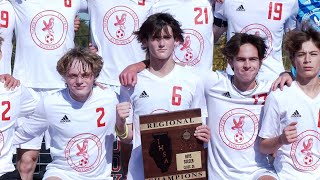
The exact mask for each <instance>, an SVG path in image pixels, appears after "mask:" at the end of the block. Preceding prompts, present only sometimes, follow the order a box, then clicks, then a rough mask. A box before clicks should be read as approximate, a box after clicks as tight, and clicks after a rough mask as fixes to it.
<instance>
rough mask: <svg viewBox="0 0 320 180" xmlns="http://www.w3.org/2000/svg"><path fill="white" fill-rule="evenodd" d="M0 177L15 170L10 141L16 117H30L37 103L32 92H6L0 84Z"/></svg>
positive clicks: (19, 90)
mask: <svg viewBox="0 0 320 180" xmlns="http://www.w3.org/2000/svg"><path fill="white" fill-rule="evenodd" d="M0 102H1V104H0V112H1V121H0V167H1V168H0V176H2V175H3V174H5V173H7V172H11V171H13V170H14V169H15V168H14V166H13V163H12V156H13V153H14V147H13V146H12V140H13V135H14V129H15V125H16V120H17V118H18V117H21V116H27V115H30V114H31V113H32V112H33V111H34V109H35V107H36V105H37V102H38V99H37V98H36V97H35V95H34V94H32V92H30V91H28V89H27V88H25V87H23V86H20V87H17V88H15V89H14V90H13V91H11V90H6V89H5V88H4V84H3V83H0Z"/></svg>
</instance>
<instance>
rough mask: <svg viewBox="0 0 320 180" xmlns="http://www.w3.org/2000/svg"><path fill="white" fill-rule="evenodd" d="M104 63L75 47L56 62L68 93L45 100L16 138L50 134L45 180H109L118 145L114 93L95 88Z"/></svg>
mask: <svg viewBox="0 0 320 180" xmlns="http://www.w3.org/2000/svg"><path fill="white" fill-rule="evenodd" d="M102 66H103V62H102V58H101V57H100V56H98V55H96V54H92V53H90V52H89V51H88V50H86V49H80V48H74V49H71V50H70V51H69V52H67V53H66V54H65V55H64V56H63V57H62V58H61V59H60V60H59V61H58V63H57V71H58V72H59V74H60V75H61V76H62V78H63V79H64V81H65V83H66V86H67V88H65V89H62V90H60V91H58V92H56V93H54V94H51V95H47V96H45V97H43V98H42V99H41V101H40V102H39V104H38V106H37V107H36V110H35V112H34V114H33V115H32V116H31V117H30V120H29V121H26V122H24V123H23V124H22V126H20V127H19V128H18V129H17V130H16V133H15V135H16V136H15V143H17V144H19V143H23V142H26V141H28V140H30V139H32V138H33V137H35V136H39V135H41V134H42V133H43V132H44V131H46V130H47V129H48V131H49V134H50V137H53V138H51V142H50V145H51V146H50V153H51V156H52V162H51V163H49V164H48V166H47V171H46V173H45V175H44V179H47V180H49V179H50V180H52V179H55V180H56V179H63V180H68V179H70V180H74V179H88V180H89V179H92V180H98V179H101V180H102V179H110V180H112V179H113V178H112V177H111V169H112V149H113V147H112V146H113V141H114V140H115V123H116V104H117V103H118V100H117V96H116V94H115V93H114V92H113V91H111V90H109V89H105V90H103V89H101V88H99V87H95V86H94V82H95V81H96V79H97V77H98V75H99V73H100V72H101V69H102Z"/></svg>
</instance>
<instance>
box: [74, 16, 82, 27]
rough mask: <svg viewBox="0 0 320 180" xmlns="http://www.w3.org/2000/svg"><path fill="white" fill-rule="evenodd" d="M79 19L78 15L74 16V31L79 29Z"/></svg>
mask: <svg viewBox="0 0 320 180" xmlns="http://www.w3.org/2000/svg"><path fill="white" fill-rule="evenodd" d="M80 24H81V21H80V18H79V16H78V15H76V17H75V18H74V31H78V30H79V29H80Z"/></svg>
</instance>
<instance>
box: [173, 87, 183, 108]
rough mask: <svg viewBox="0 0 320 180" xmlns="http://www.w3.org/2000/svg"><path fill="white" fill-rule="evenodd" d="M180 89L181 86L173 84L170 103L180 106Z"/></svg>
mask: <svg viewBox="0 0 320 180" xmlns="http://www.w3.org/2000/svg"><path fill="white" fill-rule="evenodd" d="M181 91H182V87H180V86H173V88H172V105H174V106H180V104H181V94H180V93H181Z"/></svg>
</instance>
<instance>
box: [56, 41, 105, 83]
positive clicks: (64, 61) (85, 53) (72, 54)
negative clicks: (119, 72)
mask: <svg viewBox="0 0 320 180" xmlns="http://www.w3.org/2000/svg"><path fill="white" fill-rule="evenodd" d="M74 61H79V63H81V64H82V68H83V71H84V72H86V71H87V70H88V69H90V70H92V73H93V75H94V77H95V78H97V77H98V76H99V74H100V72H101V69H102V66H103V61H102V57H100V56H99V55H97V54H94V53H91V52H90V50H89V49H87V48H81V47H75V48H73V49H71V50H69V51H68V52H67V53H66V54H65V55H64V56H62V57H61V58H60V60H59V61H58V62H57V71H58V72H59V74H60V75H61V76H62V77H65V76H66V74H67V72H68V71H69V70H70V67H71V65H72V63H73V62H74Z"/></svg>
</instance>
